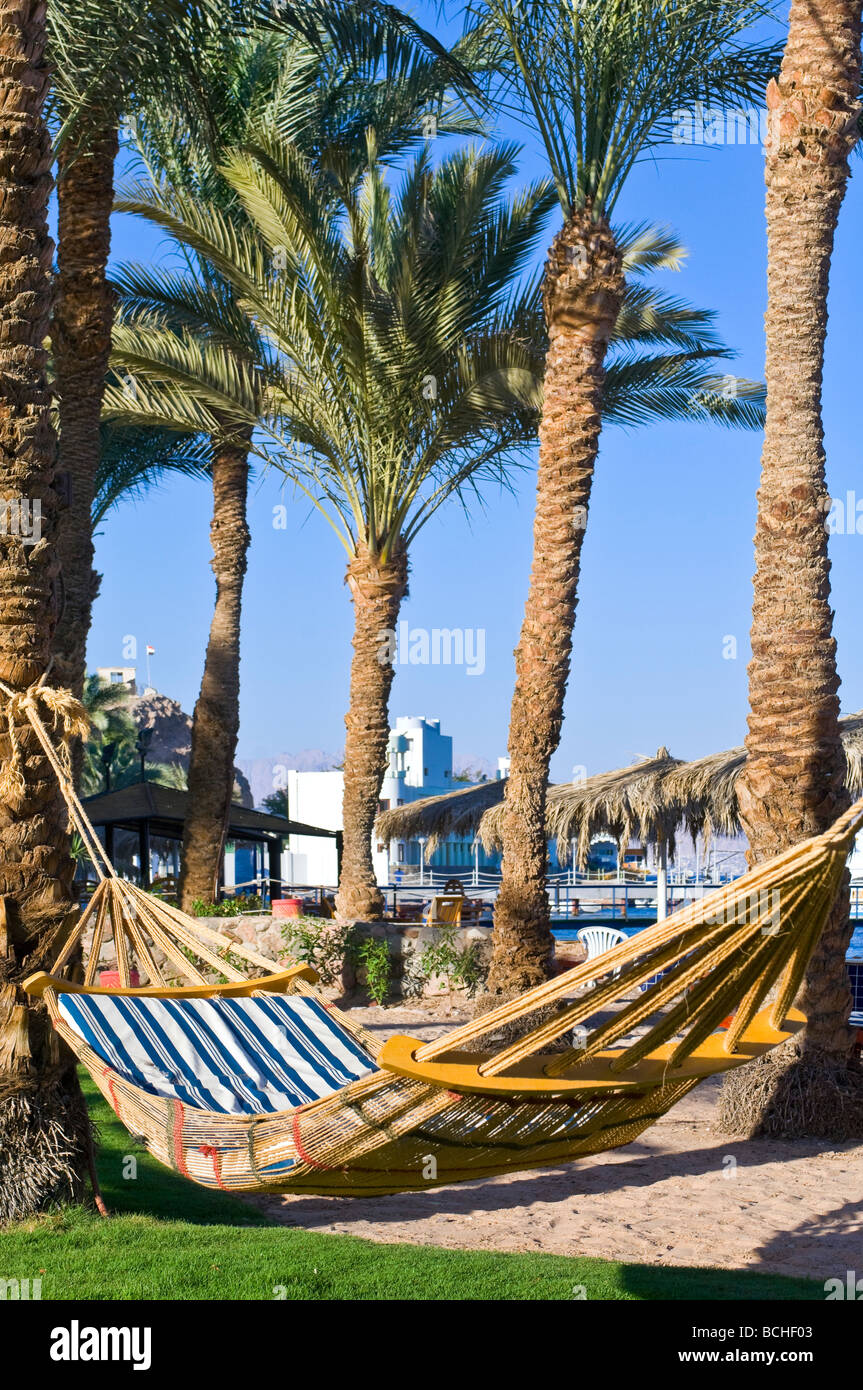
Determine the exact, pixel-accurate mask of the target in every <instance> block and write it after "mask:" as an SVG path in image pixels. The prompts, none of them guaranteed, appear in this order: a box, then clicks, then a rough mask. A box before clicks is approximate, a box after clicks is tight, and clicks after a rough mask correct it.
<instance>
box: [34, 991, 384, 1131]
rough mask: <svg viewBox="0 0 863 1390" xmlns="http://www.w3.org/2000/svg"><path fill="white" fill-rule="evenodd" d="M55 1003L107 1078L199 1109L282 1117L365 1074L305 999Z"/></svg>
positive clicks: (120, 998) (332, 1026) (341, 1034)
mask: <svg viewBox="0 0 863 1390" xmlns="http://www.w3.org/2000/svg"><path fill="white" fill-rule="evenodd" d="M58 1003H59V1006H60V1013H61V1014H62V1016H63V1018H64V1020H65V1021H66V1023H68V1024H69V1027H70V1028H73V1029H74V1031H75V1032H76V1033H77V1034H78V1035H79V1036H80V1037H82V1038H83V1039H84V1041H85V1042H86V1043H88V1044H89V1046H90V1047H92V1049H93V1051H94V1052H98V1054H99V1056H100V1057H102V1058H104V1060H105V1061H106V1062H107V1063H108V1065H109V1066H110V1067H112V1068H113V1070H114V1071H116V1072H118V1073H119V1074H120V1075H121V1076H123V1077H126V1078H127V1079H128V1080H129V1081H131V1082H132V1083H133V1084H134V1085H136V1086H140V1087H141V1089H142V1090H145V1091H149V1092H151V1094H153V1095H157V1096H167V1097H168V1098H170V1099H176V1100H180V1101H182V1102H183V1103H184V1104H185V1105H193V1106H196V1107H197V1108H199V1109H202V1110H216V1111H220V1112H222V1113H224V1114H228V1115H259V1114H265V1113H268V1112H273V1111H276V1110H290V1109H292V1108H293V1107H294V1106H295V1105H304V1104H306V1103H307V1102H309V1101H313V1100H319V1099H320V1098H321V1097H322V1096H328V1095H332V1093H333V1092H334V1091H338V1090H341V1089H342V1087H343V1086H347V1085H349V1083H350V1082H351V1081H355V1080H357V1079H358V1078H359V1077H361V1076H367V1075H368V1074H369V1073H370V1072H372V1071H374V1070H375V1067H374V1063H373V1062H372V1060H371V1058H370V1057H369V1056H368V1054H367V1053H366V1052H365V1051H364V1050H363V1049H362V1048H361V1047H360V1045H359V1044H358V1043H357V1042H355V1041H354V1039H353V1038H352V1037H351V1036H350V1034H349V1033H346V1032H345V1031H344V1029H343V1028H340V1027H338V1025H337V1024H336V1023H335V1022H334V1020H333V1019H332V1018H331V1017H330V1016H329V1014H328V1013H327V1011H326V1009H324V1008H322V1006H321V1005H320V1004H319V1003H317V1001H316V1000H314V999H308V998H305V999H303V998H298V997H296V996H292V997H290V998H288V997H286V996H284V995H277V994H264V993H261V994H259V995H256V996H255V997H254V998H239V999H230V998H229V999H224V998H218V997H217V998H214V999H145V998H135V997H134V996H129V995H106V994H103V995H98V994H61V995H60V996H59V1000H58Z"/></svg>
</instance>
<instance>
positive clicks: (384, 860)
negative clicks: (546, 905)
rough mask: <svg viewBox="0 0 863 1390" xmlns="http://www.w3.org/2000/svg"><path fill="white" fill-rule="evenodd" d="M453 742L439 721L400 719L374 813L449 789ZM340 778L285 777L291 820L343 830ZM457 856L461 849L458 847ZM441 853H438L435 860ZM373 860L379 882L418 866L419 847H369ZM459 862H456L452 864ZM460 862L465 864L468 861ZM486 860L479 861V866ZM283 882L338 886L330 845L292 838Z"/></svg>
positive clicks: (332, 775) (327, 774) (376, 844)
mask: <svg viewBox="0 0 863 1390" xmlns="http://www.w3.org/2000/svg"><path fill="white" fill-rule="evenodd" d="M452 752H453V750H452V738H451V737H450V736H449V735H448V734H442V733H441V731H440V720H439V719H425V718H424V717H422V716H417V715H401V716H399V718H398V719H397V720H396V725H395V728H394V729H393V730H392V732H391V734H390V742H389V765H388V767H387V771H386V775H385V776H384V780H383V784H382V786H381V794H380V805H379V809H380V810H382V811H387V810H389V809H390V808H391V807H394V806H403V805H404V804H405V802H407V801H418V800H420V799H421V798H422V797H424V796H438V795H440V794H442V793H443V792H448V791H450V790H452V787H453V785H454V782H453V766H452ZM343 789H344V774H343V773H342V772H341V771H332V772H299V771H297V770H295V769H293V768H292V769H289V770H288V772H287V787H286V790H287V793H288V806H289V808H290V818H291V820H297V821H304V822H305V824H306V825H318V826H321V827H322V828H323V829H325V830H341V828H342V792H343ZM458 852H459V854H460V855H461V857H464V855H465V849H464V846H459V847H458ZM442 853H443V854H444V858H445V857H446V856H445V851H438V856H440V855H441V854H442ZM372 860H373V862H374V867H375V877H376V879H377V881H378V883H381V884H385V883H388V882H389V881H390V877H391V874H392V873H393V872H395V871H396V870H397V869H398V867H399V865H400V864H414V865H416V864H418V862H419V846H418V845H417V844H416V842H413V843H410V844H405V843H404V842H402V841H394V842H393V844H392V845H385V844H383V843H381V841H379V840H377V839H375V840H373V842H372ZM456 862H459V861H456ZM465 862H468V861H467V860H466V861H465ZM485 862H486V856H483V863H485ZM282 875H283V877H284V878H285V879H286V880H287V881H288V882H290V883H293V884H296V885H297V886H298V887H299V886H300V885H303V886H309V887H315V886H318V885H320V884H334V883H336V882H337V881H338V871H337V863H336V846H335V841H332V840H321V839H313V838H312V836H310V835H292V836H291V837H290V839H289V841H288V848H287V849H286V851H285V856H284V863H283V868H282Z"/></svg>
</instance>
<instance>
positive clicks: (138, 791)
mask: <svg viewBox="0 0 863 1390" xmlns="http://www.w3.org/2000/svg"><path fill="white" fill-rule="evenodd" d="M84 807H85V809H86V812H87V815H88V816H89V818H90V820H91V821H92V822H93V824H94V825H118V826H124V825H128V826H132V825H137V824H139V823H140V822H141V821H149V822H150V828H151V830H152V831H153V832H154V833H155V834H157V835H159V834H165V835H167V836H169V837H171V836H176V835H178V834H180V835H181V834H182V827H183V824H184V822H185V819H186V813H187V811H188V807H189V793H188V792H186V791H180V790H179V789H178V788H176V787H163V786H162V785H161V784H160V783H159V782H135V783H133V785H132V786H130V787H121V788H120V789H119V790H118V791H115V792H103V793H102V794H101V795H99V796H90V797H87V798H86V800H85V801H84ZM228 835H229V836H230V837H231V838H235V839H239V840H272V839H275V838H276V837H281V838H284V837H285V836H287V835H319V836H323V837H324V838H326V839H329V840H335V839H337V837H338V835H339V832H338V831H337V830H322V829H321V827H320V826H318V825H304V824H303V822H302V821H294V820H287V819H286V818H285V817H284V816H272V815H270V814H269V813H268V812H266V811H252V810H249V809H248V807H246V806H237V805H232V806H231V811H230V817H229V820H228Z"/></svg>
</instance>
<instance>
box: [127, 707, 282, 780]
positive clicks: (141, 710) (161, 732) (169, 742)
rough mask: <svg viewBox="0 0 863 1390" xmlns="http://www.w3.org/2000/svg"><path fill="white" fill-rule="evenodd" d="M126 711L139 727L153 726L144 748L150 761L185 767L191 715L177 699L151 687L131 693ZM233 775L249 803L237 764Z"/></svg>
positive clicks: (189, 743) (189, 744) (242, 777)
mask: <svg viewBox="0 0 863 1390" xmlns="http://www.w3.org/2000/svg"><path fill="white" fill-rule="evenodd" d="M128 709H129V713H130V714H131V716H132V718H133V720H134V721H135V724H136V726H137V727H138V728H139V729H152V730H153V739H152V742H151V744H150V747H149V750H148V752H147V759H148V761H149V762H152V763H167V764H168V766H170V765H171V764H172V763H179V764H180V766H181V767H183V768H185V769H186V771H188V768H189V756H190V754H191V752H192V719H191V716H190V715H188V714H186V712H185V710H184V709H183V708H182V706H181V705H180V704H179V703H178V701H177V700H172V699H171V697H170V695H160V694H158V693H157V692H156V691H153V693H152V694H150V695H132V696H130V697H129V702H128ZM234 776H235V780H236V782H237V783H239V789H240V799H241V802H242V805H243V806H248V807H251V806H253V805H255V804H256V803H255V802H254V801H253V800H252V790H251V787H250V786H249V783H248V781H247V779H246V776H245V774H244V773H243V772H242V770H241V769H240V768H239V767H236V766H235V768H234Z"/></svg>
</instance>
